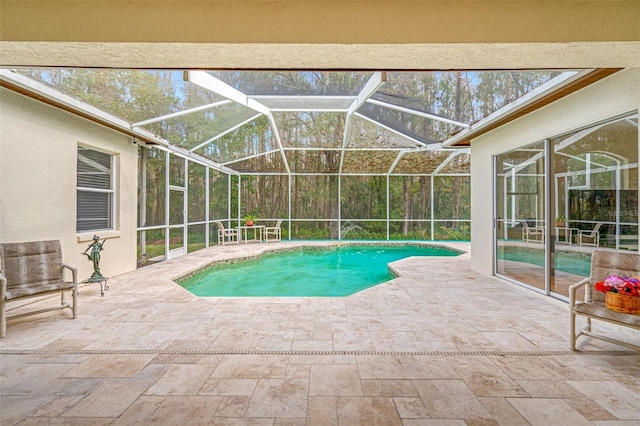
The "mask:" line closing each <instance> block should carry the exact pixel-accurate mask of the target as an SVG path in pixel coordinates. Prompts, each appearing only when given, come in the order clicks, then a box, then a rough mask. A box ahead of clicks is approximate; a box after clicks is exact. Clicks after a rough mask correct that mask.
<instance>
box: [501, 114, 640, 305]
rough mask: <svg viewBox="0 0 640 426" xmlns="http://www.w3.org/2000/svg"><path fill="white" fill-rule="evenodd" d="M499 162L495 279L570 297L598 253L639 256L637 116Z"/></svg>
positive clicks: (560, 138) (519, 151) (521, 151)
mask: <svg viewBox="0 0 640 426" xmlns="http://www.w3.org/2000/svg"><path fill="white" fill-rule="evenodd" d="M494 161H495V164H494V170H495V173H494V181H495V188H494V199H495V205H494V214H495V216H494V217H495V223H496V227H495V253H496V254H495V272H496V275H499V276H502V277H505V278H508V279H510V280H513V281H516V282H518V283H521V284H524V285H526V286H529V287H532V288H533V289H536V290H538V291H540V292H543V293H546V294H553V295H555V296H558V297H560V298H567V297H568V295H569V292H568V288H569V286H570V285H571V284H574V283H576V282H578V281H579V280H581V279H582V278H583V277H586V276H589V269H590V260H591V253H592V252H593V250H594V249H596V248H599V247H605V248H611V249H617V250H631V251H638V207H639V200H638V114H633V115H629V116H626V117H621V118H617V119H614V120H610V121H607V122H604V123H599V124H596V125H593V126H590V127H587V128H584V129H581V130H578V131H575V132H572V133H569V134H565V135H561V136H558V137H555V138H551V139H548V140H546V141H541V142H539V143H536V144H533V145H530V146H526V147H522V148H518V149H516V150H513V151H509V152H506V153H503V154H500V155H497V156H495V157H494Z"/></svg>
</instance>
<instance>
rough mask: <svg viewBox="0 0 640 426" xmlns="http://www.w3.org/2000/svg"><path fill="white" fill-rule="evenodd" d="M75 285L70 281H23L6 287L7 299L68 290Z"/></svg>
mask: <svg viewBox="0 0 640 426" xmlns="http://www.w3.org/2000/svg"><path fill="white" fill-rule="evenodd" d="M74 286H75V284H74V283H72V282H67V281H60V282H57V283H50V282H45V283H25V284H20V285H17V286H12V287H11V288H7V295H6V296H7V300H10V299H17V298H20V297H25V296H32V295H36V294H42V293H48V292H52V291H62V290H70V289H72V288H73V287H74Z"/></svg>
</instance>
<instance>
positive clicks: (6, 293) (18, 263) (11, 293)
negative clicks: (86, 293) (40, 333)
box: [0, 240, 78, 337]
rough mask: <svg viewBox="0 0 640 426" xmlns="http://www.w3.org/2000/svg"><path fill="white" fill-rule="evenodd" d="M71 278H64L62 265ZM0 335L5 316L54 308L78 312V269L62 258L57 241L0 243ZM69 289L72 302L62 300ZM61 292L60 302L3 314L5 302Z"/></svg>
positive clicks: (2, 331)
mask: <svg viewBox="0 0 640 426" xmlns="http://www.w3.org/2000/svg"><path fill="white" fill-rule="evenodd" d="M65 268H66V269H69V270H70V271H71V274H72V277H73V281H72V282H69V281H65V280H64V269H65ZM0 270H1V271H2V273H0V337H5V336H6V333H7V319H12V318H21V317H24V316H27V315H35V314H39V313H42V312H48V311H53V310H57V309H65V308H68V309H71V311H72V312H73V318H76V317H77V313H78V271H77V269H76V268H74V267H72V266H69V265H67V264H65V263H63V261H62V249H61V247H60V241H57V240H55V241H31V242H24V243H5V244H0ZM67 291H71V294H72V297H73V304H72V305H69V304H68V303H67V302H66V301H65V293H66V292H67ZM52 293H61V302H60V305H57V306H53V307H50V308H45V309H40V310H32V311H29V312H25V313H22V314H17V315H12V316H10V317H7V303H8V302H11V301H16V300H20V299H24V298H29V297H37V296H43V295H47V294H52Z"/></svg>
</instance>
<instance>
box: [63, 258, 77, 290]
mask: <svg viewBox="0 0 640 426" xmlns="http://www.w3.org/2000/svg"><path fill="white" fill-rule="evenodd" d="M62 267H63V268H67V269H68V270H70V271H71V276H72V277H73V283H74V284H76V285H77V284H78V268H76V267H75V266H71V265H67V264H66V263H63V264H62Z"/></svg>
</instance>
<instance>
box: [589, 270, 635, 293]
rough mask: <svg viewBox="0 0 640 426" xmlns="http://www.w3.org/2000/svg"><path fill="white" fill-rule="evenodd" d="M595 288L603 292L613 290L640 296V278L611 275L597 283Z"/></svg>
mask: <svg viewBox="0 0 640 426" xmlns="http://www.w3.org/2000/svg"><path fill="white" fill-rule="evenodd" d="M593 288H594V289H596V290H597V291H601V292H603V293H606V292H607V291H612V292H614V293H624V294H626V295H629V296H640V278H639V277H619V276H617V275H609V276H608V277H607V279H606V280H604V281H598V282H597V283H595V284H594V285H593Z"/></svg>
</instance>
